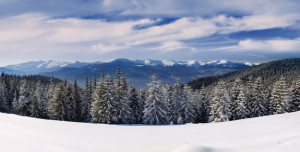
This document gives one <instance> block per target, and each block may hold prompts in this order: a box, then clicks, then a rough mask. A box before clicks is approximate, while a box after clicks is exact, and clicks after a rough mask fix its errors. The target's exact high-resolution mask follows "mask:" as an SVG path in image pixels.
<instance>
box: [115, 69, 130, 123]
mask: <svg viewBox="0 0 300 152" xmlns="http://www.w3.org/2000/svg"><path fill="white" fill-rule="evenodd" d="M114 90H115V91H114V100H113V101H114V102H115V103H114V105H115V107H114V110H115V111H116V117H117V120H116V122H114V123H116V124H129V123H133V122H134V120H133V118H132V116H133V115H132V111H131V108H130V106H129V105H130V104H131V103H130V100H128V88H127V82H126V77H125V76H121V71H120V68H119V69H118V71H117V74H116V80H115V82H114Z"/></svg>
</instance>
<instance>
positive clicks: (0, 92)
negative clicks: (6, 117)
mask: <svg viewBox="0 0 300 152" xmlns="http://www.w3.org/2000/svg"><path fill="white" fill-rule="evenodd" d="M5 92H7V91H6V87H5V84H4V83H2V82H1V81H0V111H1V112H9V111H10V108H9V104H8V99H7V98H6V95H5Z"/></svg>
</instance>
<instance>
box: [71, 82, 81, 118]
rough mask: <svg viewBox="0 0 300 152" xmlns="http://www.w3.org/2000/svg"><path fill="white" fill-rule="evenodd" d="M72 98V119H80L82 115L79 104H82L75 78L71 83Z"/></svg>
mask: <svg viewBox="0 0 300 152" xmlns="http://www.w3.org/2000/svg"><path fill="white" fill-rule="evenodd" d="M72 94H73V100H74V113H73V120H74V121H82V120H83V118H82V115H81V111H82V108H81V105H82V99H81V95H80V90H79V87H78V85H77V80H76V79H74V83H73V92H72Z"/></svg>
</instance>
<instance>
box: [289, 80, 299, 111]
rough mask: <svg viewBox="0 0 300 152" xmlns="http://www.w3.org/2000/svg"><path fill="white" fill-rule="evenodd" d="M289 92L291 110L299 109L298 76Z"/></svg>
mask: <svg viewBox="0 0 300 152" xmlns="http://www.w3.org/2000/svg"><path fill="white" fill-rule="evenodd" d="M291 94H292V97H291V98H292V101H291V110H292V111H299V110H300V77H298V78H297V79H296V81H295V82H294V83H293V86H292V90H291Z"/></svg>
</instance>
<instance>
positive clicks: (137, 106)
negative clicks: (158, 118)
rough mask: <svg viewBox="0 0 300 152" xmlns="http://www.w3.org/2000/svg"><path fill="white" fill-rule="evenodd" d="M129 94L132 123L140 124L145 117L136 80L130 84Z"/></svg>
mask: <svg viewBox="0 0 300 152" xmlns="http://www.w3.org/2000/svg"><path fill="white" fill-rule="evenodd" d="M128 95H129V96H128V100H129V103H130V108H131V109H132V118H133V119H132V123H134V124H140V123H141V122H142V119H143V106H142V105H141V103H140V102H139V98H138V95H137V92H136V89H135V85H134V82H132V83H131V84H130V87H129V89H128Z"/></svg>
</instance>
